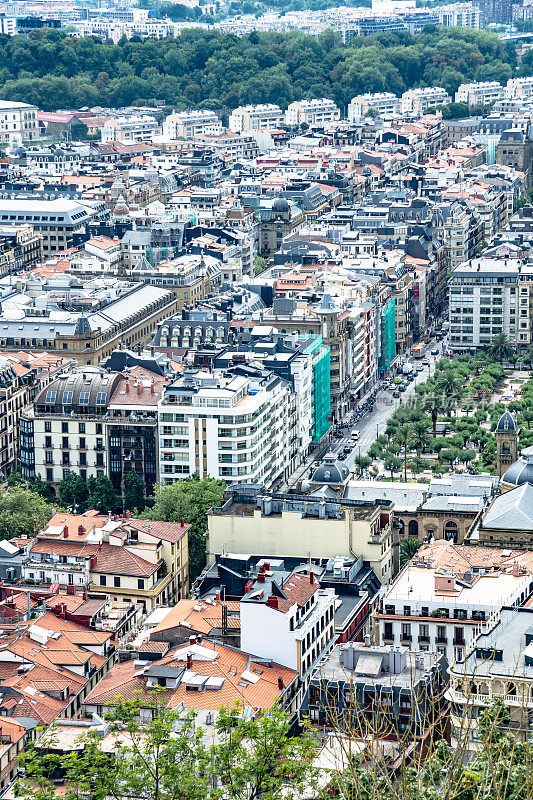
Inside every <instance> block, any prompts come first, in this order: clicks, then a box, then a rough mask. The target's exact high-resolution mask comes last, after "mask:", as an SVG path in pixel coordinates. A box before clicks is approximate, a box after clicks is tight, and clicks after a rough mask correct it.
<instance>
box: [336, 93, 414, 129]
mask: <svg viewBox="0 0 533 800" xmlns="http://www.w3.org/2000/svg"><path fill="white" fill-rule="evenodd" d="M400 105H401V101H400V98H399V97H396V95H395V94H393V93H392V92H376V93H375V94H370V93H369V92H367V93H366V94H359V95H357V96H356V97H352V100H351V102H350V103H349V104H348V122H360V120H362V119H363V118H364V117H366V116H367V114H368V113H369V111H371V110H372V111H375V112H377V113H378V114H399V113H400Z"/></svg>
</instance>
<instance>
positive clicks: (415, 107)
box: [401, 86, 452, 114]
mask: <svg viewBox="0 0 533 800" xmlns="http://www.w3.org/2000/svg"><path fill="white" fill-rule="evenodd" d="M451 102H452V98H451V97H450V95H449V94H448V92H447V91H446V89H443V88H442V87H441V86H426V87H425V88H423V89H409V91H407V92H404V93H403V94H402V100H401V112H402V114H424V113H425V112H426V111H427V110H428V108H434V107H435V106H442V105H448V104H449V103H451Z"/></svg>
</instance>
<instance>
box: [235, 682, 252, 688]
mask: <svg viewBox="0 0 533 800" xmlns="http://www.w3.org/2000/svg"><path fill="white" fill-rule="evenodd" d="M237 686H243V687H244V688H245V689H248V687H249V686H250V684H249V683H246V681H239V682H238V683H237Z"/></svg>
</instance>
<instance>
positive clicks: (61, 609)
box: [59, 603, 67, 619]
mask: <svg viewBox="0 0 533 800" xmlns="http://www.w3.org/2000/svg"><path fill="white" fill-rule="evenodd" d="M59 616H60V617H61V619H66V617H67V604H66V603H61V605H60V606H59Z"/></svg>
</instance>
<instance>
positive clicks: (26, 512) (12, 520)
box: [0, 486, 54, 539]
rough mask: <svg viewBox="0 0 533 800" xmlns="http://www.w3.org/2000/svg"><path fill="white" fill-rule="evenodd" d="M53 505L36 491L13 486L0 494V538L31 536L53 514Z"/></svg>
mask: <svg viewBox="0 0 533 800" xmlns="http://www.w3.org/2000/svg"><path fill="white" fill-rule="evenodd" d="M53 511H54V509H53V507H52V506H51V505H49V504H48V503H46V502H45V501H44V499H43V498H42V497H41V496H40V495H38V494H37V493H36V492H32V491H29V490H28V489H24V488H22V486H14V487H13V488H9V489H7V490H5V491H4V492H3V493H2V495H1V496H0V539H11V538H12V537H13V536H32V535H33V532H34V528H35V527H36V528H37V530H41V528H43V527H44V526H45V525H46V523H47V522H48V521H49V520H50V519H51V518H52V516H53Z"/></svg>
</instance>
